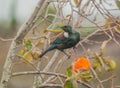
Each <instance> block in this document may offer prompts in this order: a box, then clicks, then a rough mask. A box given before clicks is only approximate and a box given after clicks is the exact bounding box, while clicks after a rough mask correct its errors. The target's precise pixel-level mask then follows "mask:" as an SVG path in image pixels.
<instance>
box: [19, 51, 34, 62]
mask: <svg viewBox="0 0 120 88" xmlns="http://www.w3.org/2000/svg"><path fill="white" fill-rule="evenodd" d="M21 61H23V62H24V63H25V64H28V63H29V62H30V63H32V62H33V56H32V53H31V52H30V51H29V52H26V53H25V54H24V56H23V58H21Z"/></svg>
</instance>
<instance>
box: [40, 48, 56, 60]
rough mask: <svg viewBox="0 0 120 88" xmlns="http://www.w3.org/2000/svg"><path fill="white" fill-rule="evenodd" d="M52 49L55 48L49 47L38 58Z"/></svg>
mask: <svg viewBox="0 0 120 88" xmlns="http://www.w3.org/2000/svg"><path fill="white" fill-rule="evenodd" d="M53 49H55V46H50V47H49V48H48V49H47V50H45V51H44V52H43V53H42V54H40V56H39V57H40V58H42V57H43V56H44V55H45V54H46V53H47V52H48V51H51V50H53Z"/></svg>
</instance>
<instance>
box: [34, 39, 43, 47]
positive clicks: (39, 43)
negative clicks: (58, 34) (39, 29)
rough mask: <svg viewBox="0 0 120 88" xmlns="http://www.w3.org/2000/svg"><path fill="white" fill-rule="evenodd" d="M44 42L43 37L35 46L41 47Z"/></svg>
mask: <svg viewBox="0 0 120 88" xmlns="http://www.w3.org/2000/svg"><path fill="white" fill-rule="evenodd" d="M42 44H44V40H43V39H41V40H40V41H38V42H37V43H36V44H35V46H36V47H39V46H40V45H42Z"/></svg>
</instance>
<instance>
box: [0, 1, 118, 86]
mask: <svg viewBox="0 0 120 88" xmlns="http://www.w3.org/2000/svg"><path fill="white" fill-rule="evenodd" d="M115 3H116V6H117V7H118V8H113V9H111V8H110V9H108V8H106V6H109V7H112V6H113V3H110V2H109V1H107V0H98V1H97V0H40V1H39V2H38V4H37V6H36V7H35V10H34V12H33V13H32V15H31V16H30V17H29V19H28V20H27V21H26V22H25V23H24V24H23V25H22V26H21V27H20V29H19V31H18V33H17V35H16V36H15V38H13V39H12V42H11V46H10V49H9V51H8V55H7V58H6V61H5V64H4V68H3V75H2V79H1V84H0V87H1V88H7V85H8V83H9V82H10V79H12V78H13V77H19V76H21V75H26V76H27V75H33V76H34V82H33V88H63V87H64V88H79V87H81V85H82V86H83V87H84V88H106V87H105V85H104V84H105V83H106V82H109V84H110V86H109V88H110V87H111V88H115V87H119V85H115V84H114V79H115V77H116V75H115V74H112V75H109V76H108V77H107V78H102V77H101V75H100V74H102V73H104V74H107V73H111V72H113V71H114V70H115V69H116V66H117V64H116V62H115V61H114V59H112V57H111V56H108V55H106V54H105V52H107V49H106V47H107V45H108V44H109V43H110V42H114V43H115V44H116V45H117V47H118V48H120V42H119V40H118V38H119V37H120V20H119V16H114V15H113V14H112V13H111V12H110V11H114V10H115V11H118V12H119V8H120V1H119V0H116V1H115ZM65 9H66V10H65ZM67 9H68V10H69V11H68V13H67V12H65V11H67ZM99 17H101V18H99ZM99 19H102V20H99ZM67 24H69V25H71V26H72V27H73V28H74V29H75V30H77V31H79V32H80V33H81V41H80V42H79V43H78V44H77V45H76V48H75V49H73V48H71V49H67V50H66V52H67V53H69V54H70V55H71V58H70V59H68V58H67V56H66V55H64V54H63V53H60V52H59V51H58V50H54V51H53V52H49V54H46V55H45V56H44V57H43V58H39V57H38V56H39V55H40V54H41V52H42V51H44V50H45V49H46V48H47V47H48V46H49V45H50V42H51V41H52V40H53V39H54V38H56V36H57V35H59V33H60V32H61V31H59V30H55V29H59V28H58V25H67ZM52 29H54V30H52ZM99 36H103V38H102V39H100V38H99ZM96 37H97V38H98V39H96ZM1 40H4V39H1ZM96 44H97V45H98V46H99V48H98V50H97V51H94V50H91V49H88V48H89V46H91V45H92V46H93V47H96ZM18 63H20V64H21V65H23V64H25V65H30V66H31V68H33V69H34V70H32V71H21V72H13V69H14V66H15V65H17V64H18ZM43 63H44V64H43ZM104 74H102V75H104Z"/></svg>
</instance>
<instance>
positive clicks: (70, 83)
mask: <svg viewBox="0 0 120 88" xmlns="http://www.w3.org/2000/svg"><path fill="white" fill-rule="evenodd" d="M64 88H74V85H73V80H72V79H69V80H66V81H65V84H64Z"/></svg>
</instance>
